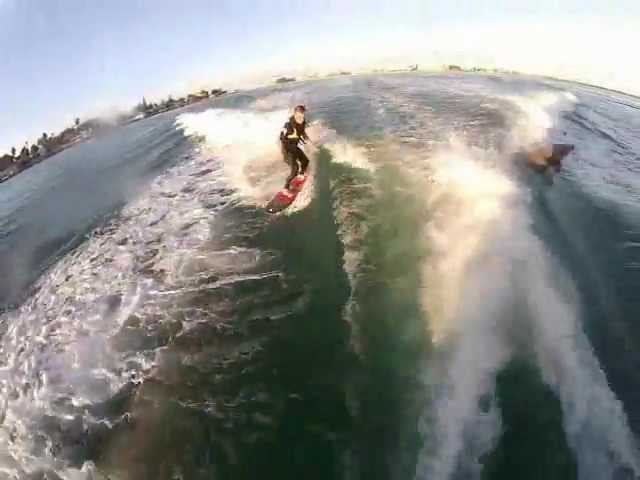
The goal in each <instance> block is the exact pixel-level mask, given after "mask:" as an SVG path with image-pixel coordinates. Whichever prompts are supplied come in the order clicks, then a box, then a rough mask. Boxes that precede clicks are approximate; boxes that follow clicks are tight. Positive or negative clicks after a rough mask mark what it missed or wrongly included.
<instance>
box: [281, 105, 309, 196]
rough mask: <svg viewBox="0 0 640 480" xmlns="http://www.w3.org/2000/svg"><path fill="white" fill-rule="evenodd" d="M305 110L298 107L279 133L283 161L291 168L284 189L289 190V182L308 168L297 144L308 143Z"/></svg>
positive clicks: (302, 106)
mask: <svg viewBox="0 0 640 480" xmlns="http://www.w3.org/2000/svg"><path fill="white" fill-rule="evenodd" d="M305 111H306V108H305V106H304V105H298V106H297V107H296V108H294V110H293V115H292V116H291V117H289V120H288V121H287V122H286V123H285V124H284V127H283V128H282V130H281V131H280V144H281V146H282V156H283V157H284V161H285V163H286V164H287V165H289V167H290V168H291V172H290V173H289V176H288V177H287V181H286V183H285V185H284V188H286V189H289V185H290V183H291V180H293V179H294V178H295V177H296V176H298V175H304V174H305V173H306V171H307V167H308V166H309V159H308V158H307V156H306V155H305V154H304V152H303V151H302V150H301V149H300V147H299V144H300V143H301V142H302V143H303V144H304V143H306V142H307V141H310V139H309V136H308V135H307V132H306V131H305V129H306V126H307V121H306V120H305V118H304V114H305Z"/></svg>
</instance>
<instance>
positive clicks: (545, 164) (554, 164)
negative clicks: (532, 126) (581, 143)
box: [514, 143, 575, 182]
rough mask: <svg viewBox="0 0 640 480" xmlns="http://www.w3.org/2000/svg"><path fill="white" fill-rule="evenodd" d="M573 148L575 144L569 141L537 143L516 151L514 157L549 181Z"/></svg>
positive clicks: (551, 180)
mask: <svg viewBox="0 0 640 480" xmlns="http://www.w3.org/2000/svg"><path fill="white" fill-rule="evenodd" d="M574 148H575V146H574V145H572V144H570V143H551V144H545V145H539V146H537V147H535V148H531V149H529V150H527V151H522V152H518V153H516V154H515V155H514V159H515V160H516V161H517V162H518V163H520V164H521V165H526V166H527V167H529V168H530V169H531V170H533V171H534V172H537V173H540V174H542V175H543V176H545V177H546V178H547V180H549V182H553V174H554V173H556V172H559V171H560V168H562V161H563V160H564V158H565V157H566V156H567V155H569V154H570V153H571V152H572V151H573V150H574Z"/></svg>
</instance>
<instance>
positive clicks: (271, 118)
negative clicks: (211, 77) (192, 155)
mask: <svg viewBox="0 0 640 480" xmlns="http://www.w3.org/2000/svg"><path fill="white" fill-rule="evenodd" d="M288 113H289V112H288V111H287V110H277V111H273V112H254V111H239V110H223V109H210V110H207V111H205V112H201V113H187V114H183V115H180V116H179V117H178V119H177V121H176V122H177V125H178V126H179V127H180V128H182V129H183V130H184V132H185V133H186V134H187V135H191V136H196V137H204V138H205V142H206V143H205V146H204V147H203V148H204V149H205V151H207V152H208V153H210V154H212V155H215V156H216V157H217V158H219V159H220V160H221V161H222V165H223V172H222V174H223V175H222V176H223V179H224V180H225V181H226V183H227V185H228V186H229V188H231V189H233V190H234V191H235V192H236V193H237V194H238V197H239V199H240V200H242V201H244V202H246V203H249V204H254V205H264V204H265V203H266V202H268V201H269V200H270V199H271V198H272V197H273V195H274V194H275V192H277V191H278V190H279V189H280V188H282V187H283V186H284V180H285V178H286V177H287V175H288V174H289V167H288V166H287V165H286V164H285V163H284V161H283V158H282V152H281V150H280V144H279V140H278V136H279V133H280V130H281V129H282V126H283V125H284V123H285V122H286V120H287V118H288ZM324 130H325V129H324V128H323V127H322V125H321V124H320V123H319V122H315V123H313V124H311V125H310V126H309V127H308V133H309V136H310V137H311V138H312V139H316V138H318V137H320V136H321V135H322V132H323V131H324ZM302 148H303V150H305V153H306V154H307V156H308V157H309V160H310V167H309V172H310V178H309V179H308V180H307V184H306V185H305V187H304V189H303V191H302V192H301V194H300V195H299V197H298V198H297V199H296V201H295V202H294V205H292V207H290V208H289V209H288V210H290V212H291V211H296V210H299V209H300V208H304V207H305V206H306V205H308V203H309V202H310V201H311V198H312V195H313V170H314V163H313V156H314V155H313V153H314V149H313V147H312V146H311V145H309V144H307V145H305V146H304V147H302ZM290 212H289V213H290Z"/></svg>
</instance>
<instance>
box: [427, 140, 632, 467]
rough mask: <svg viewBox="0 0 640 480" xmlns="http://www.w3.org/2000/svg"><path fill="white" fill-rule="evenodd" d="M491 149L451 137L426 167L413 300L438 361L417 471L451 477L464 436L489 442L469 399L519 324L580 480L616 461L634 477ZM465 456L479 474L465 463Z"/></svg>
mask: <svg viewBox="0 0 640 480" xmlns="http://www.w3.org/2000/svg"><path fill="white" fill-rule="evenodd" d="M491 155H492V154H491V152H483V151H481V150H473V149H465V148H461V146H460V145H454V146H452V147H451V148H450V149H448V150H445V151H442V152H440V153H438V154H436V156H435V157H434V158H433V159H432V160H431V161H430V163H429V164H430V166H431V167H432V168H433V177H432V184H431V185H430V186H429V187H428V188H425V191H426V192H427V193H426V202H427V203H426V205H427V207H428V210H429V212H430V214H431V216H432V218H431V220H430V221H429V222H428V223H427V225H426V227H425V241H426V242H427V245H428V247H429V248H430V249H431V252H432V254H431V255H430V258H429V259H428V261H427V262H426V263H425V265H424V285H425V286H424V293H423V297H422V300H423V305H424V309H425V312H426V313H427V317H428V322H429V323H428V325H429V329H430V331H431V333H432V337H433V339H434V341H435V342H436V347H437V350H436V351H437V352H439V353H436V357H438V358H439V360H437V361H435V363H436V364H437V365H440V364H441V365H442V369H441V370H439V371H432V372H431V376H430V377H429V378H428V379H427V381H428V382H429V383H430V384H432V388H433V389H434V390H435V391H436V392H438V393H437V394H436V395H435V398H434V401H433V404H432V405H430V407H429V408H431V409H432V410H431V411H428V412H426V413H425V418H424V425H423V432H424V435H425V437H426V438H427V439H428V441H427V445H428V446H429V448H425V450H424V451H423V452H422V454H421V456H420V461H419V465H418V469H417V472H416V478H419V479H423V478H425V479H426V478H429V479H447V478H451V475H452V474H453V472H454V471H455V469H456V467H457V466H458V465H459V464H460V462H461V461H462V460H461V459H462V458H463V452H465V450H467V449H468V448H469V445H468V442H469V441H468V438H469V437H473V438H476V439H477V438H480V439H483V441H482V442H480V443H479V444H478V445H476V448H477V449H478V452H481V451H482V450H487V449H490V448H491V447H492V445H493V442H494V441H495V435H496V432H498V430H499V425H498V424H497V423H496V422H497V420H495V419H494V421H489V420H488V418H491V416H489V417H487V414H486V413H483V412H482V411H481V410H480V408H479V401H480V399H481V398H482V397H483V396H484V395H486V394H488V393H491V392H492V391H493V389H494V382H495V374H496V373H497V371H498V370H499V369H500V368H501V367H502V366H503V365H504V362H505V361H506V360H507V359H508V358H509V357H510V356H511V348H512V339H511V337H510V334H511V333H512V332H513V331H519V332H523V331H528V330H531V332H532V334H533V335H532V338H530V345H531V346H532V348H533V349H534V352H536V353H537V356H538V362H539V365H540V368H541V370H542V373H543V378H544V380H545V381H546V382H547V383H548V384H549V385H550V386H551V387H552V388H553V389H554V391H555V392H556V393H557V395H558V397H559V398H560V401H561V405H562V410H563V418H564V425H565V431H566V434H567V438H568V442H569V445H570V446H571V448H572V449H573V450H574V452H575V454H576V457H577V460H578V471H579V474H580V478H583V479H599V478H612V476H613V474H614V472H615V471H616V469H619V468H621V467H628V468H631V469H633V470H634V472H635V473H636V475H637V474H638V473H639V472H640V470H639V469H638V465H639V463H638V452H637V448H636V445H635V441H634V438H633V435H632V433H631V431H630V429H629V427H628V424H627V420H626V416H625V414H624V411H623V408H622V405H621V404H620V402H619V401H618V400H617V398H616V396H615V394H614V393H613V392H612V391H611V390H610V388H609V386H608V384H607V381H606V377H605V375H604V373H603V372H602V369H601V368H600V366H599V363H598V360H597V358H596V357H595V355H594V354H593V351H592V349H591V347H590V345H589V343H588V341H587V338H586V336H585V335H584V333H583V332H582V329H581V325H580V312H579V311H578V308H577V306H576V303H577V302H576V300H575V299H576V295H575V293H572V292H573V290H572V287H571V282H570V280H569V279H568V278H567V276H566V275H565V274H564V273H563V272H562V271H561V269H559V268H558V267H556V266H555V263H554V259H553V258H552V257H551V256H550V255H549V254H548V253H547V252H546V248H545V246H544V244H543V243H542V242H541V240H539V239H538V238H537V237H536V236H535V235H534V234H533V231H532V219H531V216H530V213H529V206H528V203H529V200H530V199H529V197H528V194H527V192H526V191H525V190H523V189H522V188H519V187H518V186H517V185H516V184H514V183H513V182H512V181H511V180H509V179H508V177H507V176H506V175H505V174H503V173H502V172H501V171H500V170H497V169H496V168H495V167H490V166H488V165H493V164H495V162H491V161H489V160H490V159H488V158H487V157H488V156H489V157H490V156H491ZM439 362H440V363H439ZM540 408H544V407H543V406H540ZM464 458H465V460H464V461H465V462H467V463H469V462H471V465H469V464H467V465H465V469H466V470H465V471H469V470H472V471H474V472H475V474H474V475H475V476H476V477H477V476H478V475H479V474H480V473H479V472H480V469H479V467H478V466H477V465H473V462H474V461H475V460H473V459H470V458H469V457H468V452H467V455H465V456H464ZM475 458H476V460H477V458H478V456H476V457H475ZM474 468H475V470H474Z"/></svg>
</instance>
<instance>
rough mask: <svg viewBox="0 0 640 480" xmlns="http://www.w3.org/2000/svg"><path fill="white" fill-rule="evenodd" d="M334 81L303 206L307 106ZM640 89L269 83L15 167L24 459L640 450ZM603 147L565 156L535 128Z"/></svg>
mask: <svg viewBox="0 0 640 480" xmlns="http://www.w3.org/2000/svg"><path fill="white" fill-rule="evenodd" d="M298 103H305V104H306V105H307V109H308V113H309V120H310V122H311V125H310V128H309V135H310V136H311V137H312V139H314V140H316V143H318V144H319V146H318V147H313V146H311V145H309V146H307V147H305V148H307V154H308V156H309V157H310V158H311V168H310V172H311V173H310V179H309V181H308V182H307V184H306V185H305V188H304V190H303V193H302V194H301V195H299V196H298V198H297V199H296V201H295V203H294V204H293V205H292V206H291V207H290V208H289V209H287V210H286V214H285V215H279V216H276V217H272V216H269V215H267V214H266V213H265V212H264V208H263V207H264V205H265V203H266V202H267V201H268V200H269V199H270V198H271V197H272V195H273V194H274V192H275V191H277V190H278V189H279V188H281V186H282V183H283V182H284V178H285V177H286V174H287V166H286V165H285V164H284V162H283V160H282V158H281V153H280V151H279V146H278V140H277V138H278V132H279V129H280V128H281V126H282V124H283V123H284V121H285V120H286V119H287V116H288V115H289V113H290V108H291V107H292V106H293V105H295V104H298ZM638 128H640V101H639V100H638V99H636V98H633V97H629V96H625V95H623V94H619V93H614V92H608V91H601V90H598V89H596V88H592V87H586V86H579V85H573V84H568V83H559V82H550V81H546V82H542V81H538V80H533V79H526V78H517V77H509V76H464V75H453V76H435V75H404V74H403V75H388V76H361V77H357V76H355V77H341V78H337V79H331V80H322V81H313V82H306V83H299V84H292V85H287V86H279V87H274V88H263V89H258V90H254V91H250V92H240V93H236V94H233V95H229V96H226V97H222V98H219V99H215V100H211V101H210V102H208V103H202V104H199V105H197V106H195V107H189V108H187V109H185V110H183V111H178V112H170V113H167V114H164V115H161V116H158V117H155V118H153V119H149V120H145V121H142V122H138V123H135V124H132V125H130V126H127V127H124V128H122V129H119V130H117V131H115V132H113V133H111V134H110V135H109V136H106V137H103V138H101V139H98V140H96V141H95V142H91V143H87V144H83V145H79V146H77V147H75V148H73V149H70V150H68V151H66V152H64V153H62V154H60V155H59V156H57V157H54V158H52V159H51V160H50V161H47V162H45V163H43V164H41V165H39V166H37V167H34V168H33V169H30V170H29V171H27V172H25V173H24V174H23V175H20V176H18V177H16V178H14V179H12V180H11V181H9V182H7V183H6V184H4V185H3V186H2V189H1V190H0V268H1V269H2V272H3V278H2V280H1V281H0V300H1V301H2V304H3V306H4V308H3V313H2V316H1V317H0V478H8V479H14V478H15V479H22V478H25V479H27V478H33V479H35V478H62V479H74V480H75V479H89V478H93V479H107V478H111V479H147V478H148V479H154V480H155V479H177V478H183V479H199V478H203V479H204V478H221V479H226V478H233V479H238V478H247V479H249V478H251V479H255V478H274V479H276V478H277V479H283V478H292V479H293V478H296V479H299V478H318V479H329V478H344V479H361V478H362V479H364V478H366V479H372V478H374V479H375V478H380V479H416V480H422V479H425V480H426V479H430V480H431V479H442V480H445V479H473V478H477V479H500V478H520V479H523V478H525V479H526V478H531V479H534V478H535V479H537V478H548V479H554V478H557V479H567V478H576V479H585V480H587V479H598V480H599V479H605V478H610V479H633V478H638V477H640V453H639V451H638V443H637V440H638V435H639V434H640V408H638V402H637V398H638V392H639V391H640V390H639V389H640V377H639V376H638V374H637V371H638V369H637V368H635V367H636V365H637V364H638V361H640V353H638V352H640V330H638V328H637V326H636V325H635V323H634V320H635V319H636V318H637V317H638V314H640V304H638V300H637V291H638V288H640V269H639V265H640V249H639V247H640V201H639V200H640V167H639V165H638V161H637V159H638V152H639V151H640V140H638V139H637V135H636V133H635V132H637V131H638ZM548 142H556V143H557V142H560V143H572V144H575V146H576V148H575V150H574V152H572V153H571V154H570V155H569V156H568V157H567V158H566V159H565V161H564V165H563V169H562V170H561V171H560V172H559V173H558V174H557V175H556V177H555V178H554V180H553V182H549V180H548V179H547V178H544V177H540V176H538V175H537V174H535V173H533V172H529V171H528V170H527V169H526V168H523V167H524V166H523V165H520V164H518V163H517V161H516V160H515V159H517V158H518V157H517V156H514V153H517V152H520V151H522V150H526V149H528V148H534V147H536V146H538V145H540V144H542V143H548Z"/></svg>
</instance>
